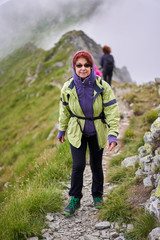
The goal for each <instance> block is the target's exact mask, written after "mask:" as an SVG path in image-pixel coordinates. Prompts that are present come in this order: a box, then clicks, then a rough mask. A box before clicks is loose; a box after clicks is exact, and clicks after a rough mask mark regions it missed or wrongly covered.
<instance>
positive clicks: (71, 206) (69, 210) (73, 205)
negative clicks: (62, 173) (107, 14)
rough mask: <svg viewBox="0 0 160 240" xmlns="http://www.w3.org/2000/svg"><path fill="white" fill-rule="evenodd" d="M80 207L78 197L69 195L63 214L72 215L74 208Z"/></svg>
mask: <svg viewBox="0 0 160 240" xmlns="http://www.w3.org/2000/svg"><path fill="white" fill-rule="evenodd" d="M79 208H80V198H75V197H71V200H70V202H69V204H68V206H67V207H66V208H65V209H64V214H66V215H68V216H73V214H74V213H75V210H76V209H79Z"/></svg>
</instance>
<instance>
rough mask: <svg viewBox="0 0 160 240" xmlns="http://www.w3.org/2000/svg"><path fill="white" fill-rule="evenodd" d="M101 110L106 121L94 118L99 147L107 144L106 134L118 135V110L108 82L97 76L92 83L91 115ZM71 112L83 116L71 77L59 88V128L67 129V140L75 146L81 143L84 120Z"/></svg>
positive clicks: (98, 113) (96, 114) (95, 114)
mask: <svg viewBox="0 0 160 240" xmlns="http://www.w3.org/2000/svg"><path fill="white" fill-rule="evenodd" d="M102 111H103V112H104V114H105V116H106V119H105V120H106V123H107V124H106V123H104V122H102V119H96V120H94V124H95V129H96V132H97V137H98V143H99V148H100V149H101V148H104V147H105V146H106V145H107V139H108V135H114V136H116V137H117V135H118V123H119V111H118V105H117V101H116V99H115V96H114V94H113V91H112V89H111V87H110V85H109V84H108V83H106V82H105V81H104V80H102V78H101V77H97V78H96V80H95V83H94V100H93V112H94V116H93V117H98V116H99V115H100V114H101V113H102ZM71 113H73V114H75V115H77V116H80V117H85V116H84V114H83V112H82V109H81V107H80V104H79V101H78V96H77V92H76V88H75V85H74V80H73V78H71V79H69V80H68V81H67V82H65V83H64V85H63V88H62V90H61V101H60V109H59V130H61V131H67V136H68V140H69V142H70V143H71V144H72V145H73V146H74V147H76V148H79V147H80V145H81V138H82V131H83V129H84V124H85V120H84V119H79V118H77V117H71Z"/></svg>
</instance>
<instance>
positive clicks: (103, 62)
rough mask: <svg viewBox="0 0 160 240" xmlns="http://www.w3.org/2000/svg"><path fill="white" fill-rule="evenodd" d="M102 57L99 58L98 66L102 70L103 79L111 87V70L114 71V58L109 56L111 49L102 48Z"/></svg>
mask: <svg viewBox="0 0 160 240" xmlns="http://www.w3.org/2000/svg"><path fill="white" fill-rule="evenodd" d="M102 51H103V53H104V54H103V55H102V56H101V58H100V62H99V63H100V66H101V67H102V69H103V79H104V80H105V81H106V82H107V83H108V84H109V85H110V86H111V81H112V75H113V69H114V58H113V56H112V55H111V54H110V53H111V48H110V47H108V46H104V47H103V48H102Z"/></svg>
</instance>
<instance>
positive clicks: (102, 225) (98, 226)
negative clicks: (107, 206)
mask: <svg viewBox="0 0 160 240" xmlns="http://www.w3.org/2000/svg"><path fill="white" fill-rule="evenodd" d="M110 226H111V224H110V222H108V221H106V222H99V223H97V224H96V225H95V229H98V230H103V229H106V228H109V227H110Z"/></svg>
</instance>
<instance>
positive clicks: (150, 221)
mask: <svg viewBox="0 0 160 240" xmlns="http://www.w3.org/2000/svg"><path fill="white" fill-rule="evenodd" d="M133 223H134V229H133V230H132V231H131V232H129V233H126V234H125V237H126V239H127V240H147V239H148V235H149V233H150V232H151V231H152V229H154V228H156V227H157V226H158V223H157V220H156V219H155V218H154V217H153V216H152V215H151V214H150V213H149V212H144V210H140V211H139V213H137V216H136V217H134V220H133Z"/></svg>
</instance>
